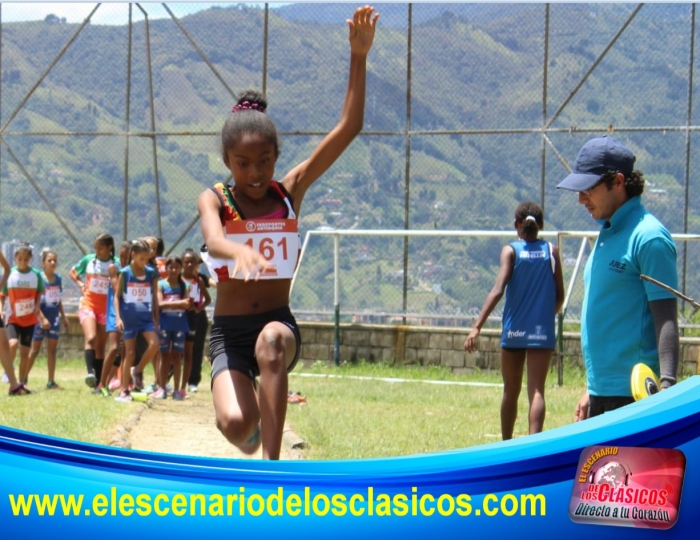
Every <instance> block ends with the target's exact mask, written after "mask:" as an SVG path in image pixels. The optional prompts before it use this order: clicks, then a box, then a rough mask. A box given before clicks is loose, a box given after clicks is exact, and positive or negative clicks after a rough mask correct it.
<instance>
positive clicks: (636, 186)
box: [600, 170, 645, 198]
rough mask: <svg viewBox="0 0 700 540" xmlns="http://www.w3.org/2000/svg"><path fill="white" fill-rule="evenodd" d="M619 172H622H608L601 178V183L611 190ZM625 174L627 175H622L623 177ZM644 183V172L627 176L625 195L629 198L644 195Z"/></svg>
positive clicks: (635, 172) (635, 171)
mask: <svg viewBox="0 0 700 540" xmlns="http://www.w3.org/2000/svg"><path fill="white" fill-rule="evenodd" d="M618 172H621V171H608V172H606V173H605V174H604V175H603V176H601V177H600V181H601V182H605V186H606V187H607V188H608V189H611V188H612V183H613V180H614V179H615V176H616V175H617V173H618ZM624 174H625V173H622V175H623V176H624ZM644 183H645V180H644V173H643V172H642V171H638V170H634V171H632V174H630V175H629V176H625V193H626V194H627V197H628V198H630V197H636V196H637V195H641V194H642V193H644Z"/></svg>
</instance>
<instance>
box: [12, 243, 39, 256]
mask: <svg viewBox="0 0 700 540" xmlns="http://www.w3.org/2000/svg"><path fill="white" fill-rule="evenodd" d="M20 253H25V254H27V255H29V258H30V259H31V258H32V256H33V255H34V246H32V245H31V244H30V243H29V242H20V243H19V245H18V246H17V247H16V248H15V253H14V256H15V257H17V255H19V254H20Z"/></svg>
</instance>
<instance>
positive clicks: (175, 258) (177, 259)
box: [165, 255, 185, 300]
mask: <svg viewBox="0 0 700 540" xmlns="http://www.w3.org/2000/svg"><path fill="white" fill-rule="evenodd" d="M171 264H179V265H180V268H182V259H181V258H180V257H178V256H176V255H171V256H170V257H168V258H167V260H166V261H165V267H166V268H167V267H168V266H170V265H171ZM177 283H178V285H179V286H180V300H182V299H183V298H185V281H184V280H183V279H182V272H180V273H179V274H178V275H177Z"/></svg>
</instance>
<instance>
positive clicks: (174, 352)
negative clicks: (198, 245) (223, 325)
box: [152, 257, 191, 401]
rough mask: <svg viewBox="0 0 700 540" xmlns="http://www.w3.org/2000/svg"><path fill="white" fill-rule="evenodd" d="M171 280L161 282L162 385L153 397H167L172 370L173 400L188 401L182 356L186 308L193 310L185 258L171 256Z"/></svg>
mask: <svg viewBox="0 0 700 540" xmlns="http://www.w3.org/2000/svg"><path fill="white" fill-rule="evenodd" d="M165 268H166V270H167V273H168V277H167V278H165V279H161V280H160V281H159V282H158V305H159V306H160V333H159V335H160V356H161V361H160V381H161V383H162V384H161V385H160V388H159V389H158V390H156V392H155V393H153V394H152V395H153V397H155V398H165V397H166V395H167V394H166V391H165V384H166V382H167V380H168V372H169V371H170V369H171V367H172V370H173V383H174V391H173V399H174V400H176V401H180V400H182V399H185V397H186V395H187V394H186V392H185V390H184V386H185V382H184V379H183V378H182V375H183V373H182V353H183V351H184V350H185V336H186V335H187V332H188V331H189V324H188V322H187V309H188V308H189V307H190V304H191V300H190V296H189V285H188V284H187V283H186V282H185V280H183V279H182V275H181V272H182V259H180V257H169V258H168V259H167V260H166V262H165Z"/></svg>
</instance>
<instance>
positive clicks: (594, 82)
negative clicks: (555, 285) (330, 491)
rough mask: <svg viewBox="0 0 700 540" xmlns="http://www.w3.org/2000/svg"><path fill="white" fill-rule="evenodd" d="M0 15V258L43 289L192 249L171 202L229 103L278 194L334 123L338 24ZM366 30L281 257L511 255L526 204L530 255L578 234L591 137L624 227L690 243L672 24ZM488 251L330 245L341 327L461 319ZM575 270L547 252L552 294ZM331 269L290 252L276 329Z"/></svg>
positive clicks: (679, 72) (210, 178)
mask: <svg viewBox="0 0 700 540" xmlns="http://www.w3.org/2000/svg"><path fill="white" fill-rule="evenodd" d="M2 6H3V5H2V4H0V39H1V40H2V42H1V44H0V46H1V49H0V52H1V54H0V69H1V70H2V78H1V81H0V141H1V146H2V148H1V153H0V225H1V227H2V229H1V230H2V238H1V240H2V241H3V242H5V243H6V245H5V247H6V249H7V250H8V251H11V245H12V243H11V241H12V240H13V239H18V240H28V241H30V242H32V243H33V244H34V245H35V246H36V247H37V250H38V249H39V248H41V247H43V246H45V245H48V246H51V247H53V248H54V249H56V251H57V252H58V254H59V266H60V269H62V270H63V273H64V274H66V273H67V270H68V268H69V266H70V265H71V264H73V263H74V262H76V261H77V260H78V259H79V258H80V256H82V254H83V253H86V252H89V251H91V248H92V241H93V239H94V237H95V236H96V235H98V234H99V233H102V232H109V233H111V234H112V235H113V236H114V237H115V240H116V241H117V242H119V241H121V240H122V239H124V238H133V237H137V236H141V235H146V234H155V235H157V236H161V237H163V238H164V240H165V245H166V251H167V252H174V253H180V252H181V251H182V250H184V248H185V247H188V246H191V247H195V248H196V247H198V246H199V245H200V244H201V241H202V240H201V234H200V232H199V224H198V220H197V215H196V208H195V199H196V197H197V195H198V194H199V193H200V192H201V191H202V190H203V189H205V188H206V187H208V186H211V185H212V184H213V183H215V182H216V181H220V180H226V178H227V170H226V168H225V167H224V166H223V163H222V162H221V157H220V149H219V142H218V139H219V130H220V128H221V125H222V124H223V121H224V119H225V117H226V114H227V112H228V111H229V110H230V107H231V105H232V103H233V101H234V95H235V94H236V93H238V92H240V91H242V90H244V89H247V88H251V87H252V88H259V89H263V90H264V91H265V92H266V93H267V95H268V98H269V101H270V107H269V110H268V112H269V114H270V116H271V117H272V118H273V120H274V121H275V122H276V123H277V125H278V127H279V129H280V132H281V136H282V139H283V148H282V154H281V156H280V159H279V160H278V163H277V171H278V175H279V176H282V175H283V174H284V173H285V172H286V171H287V170H289V168H290V167H292V166H293V165H295V164H296V163H298V162H300V161H301V160H303V159H305V158H306V157H308V154H309V152H310V150H311V149H312V148H313V147H314V145H315V144H317V142H318V141H319V140H320V138H321V137H322V136H323V135H324V134H325V133H326V132H327V131H328V130H329V129H331V128H332V127H333V125H334V124H335V122H336V121H337V118H338V117H339V114H340V107H341V104H342V99H343V94H344V91H345V86H346V77H347V66H348V56H349V52H348V45H347V27H346V24H345V19H347V18H349V17H350V16H351V14H352V12H353V10H354V9H355V7H356V5H355V4H318V3H314V4H288V5H282V6H279V5H275V4H270V5H264V4H258V5H231V6H227V7H214V8H209V9H201V10H200V11H198V12H194V13H191V14H186V13H188V11H187V10H186V9H185V5H184V4H179V3H175V4H151V3H144V4H92V5H88V7H87V8H85V11H86V14H85V16H84V17H85V18H84V20H82V22H80V23H72V22H66V20H65V19H64V18H63V17H62V16H61V14H55V15H52V16H45V17H38V18H37V19H38V20H35V21H25V22H12V21H6V20H4V19H3V18H2V13H3V12H2ZM29 6H31V4H29ZM377 8H378V11H379V12H380V13H381V19H380V22H379V30H378V32H377V36H376V40H375V45H374V48H373V50H372V52H371V53H370V57H369V74H368V82H367V104H366V114H365V124H364V130H363V133H362V134H361V135H360V136H359V137H358V138H357V140H356V141H355V142H353V144H352V145H351V147H350V148H349V149H348V150H347V151H346V152H345V154H344V155H343V156H342V157H341V159H339V160H338V162H337V163H336V164H335V165H334V166H333V167H332V168H331V169H330V170H329V171H328V173H327V174H326V175H325V176H324V177H323V178H321V179H320V180H319V181H318V183H317V185H315V186H314V187H313V188H312V189H311V190H309V192H308V194H307V196H306V198H305V201H304V207H303V212H302V222H301V224H302V234H304V233H305V232H307V231H309V230H313V229H324V228H329V227H330V228H335V229H370V230H384V229H392V230H395V229H410V230H433V231H434V230H448V231H458V230H473V231H512V214H513V211H514V209H515V207H516V206H517V204H518V203H519V202H520V201H522V200H528V199H529V200H535V201H537V202H539V203H540V204H541V205H542V206H543V207H544V209H545V219H546V227H547V230H548V231H555V230H561V231H576V230H579V231H580V230H584V231H585V230H591V229H595V228H596V226H595V223H594V222H592V221H591V219H590V217H589V216H588V214H587V212H586V211H585V209H583V208H582V207H580V206H579V205H578V204H577V200H576V197H575V196H574V195H572V194H571V193H569V192H563V193H562V192H559V191H557V190H555V186H556V184H557V183H558V182H559V181H560V180H561V179H562V178H563V177H564V176H565V175H566V174H567V169H568V167H569V164H570V163H572V162H573V160H574V158H575V156H576V152H577V151H578V149H579V148H580V146H581V145H582V144H583V143H584V142H585V141H586V140H587V139H589V138H590V137H592V136H597V135H601V134H604V133H607V132H614V133H615V134H616V137H618V138H620V139H622V140H624V141H625V143H626V144H628V145H629V146H630V147H631V148H632V149H633V150H634V151H635V153H636V155H637V157H638V159H637V163H638V165H639V167H640V168H641V169H642V170H643V171H644V173H645V177H646V178H647V180H648V186H647V190H646V192H645V195H644V200H645V204H646V205H647V207H648V208H649V209H650V210H651V211H652V212H653V213H654V214H656V215H657V216H658V217H659V218H660V219H661V220H662V221H663V222H664V223H665V224H666V225H667V226H668V228H669V229H670V230H671V232H673V233H676V234H684V233H691V234H692V233H700V215H699V213H700V203H699V202H698V201H700V198H699V197H698V196H697V193H696V192H697V190H698V189H699V188H700V183H699V181H698V178H697V174H696V171H697V170H698V166H699V165H700V163H698V162H697V161H698V159H699V158H698V157H697V156H698V155H699V153H698V152H696V151H695V150H696V146H697V144H698V143H697V142H696V140H695V139H696V138H695V137H693V134H694V132H695V131H697V130H698V125H696V124H697V122H696V118H697V114H698V113H697V112H696V107H695V106H694V104H695V101H696V100H695V99H694V98H695V96H696V95H697V94H698V89H697V84H696V83H695V82H694V81H695V78H694V74H695V67H696V65H697V62H698V61H697V60H696V58H695V54H694V53H695V48H696V45H695V36H696V32H697V28H696V6H695V4H644V5H643V4H608V3H606V4H568V3H566V4H562V3H556V4H533V3H524V4H501V3H495V4H473V3H467V4H456V3H449V4H434V3H429V4H415V5H412V4H397V3H391V4H378V5H377ZM107 9H109V12H108V13H109V16H110V17H111V18H110V17H108V18H107V20H105V18H104V17H103V18H101V19H99V21H100V22H99V24H98V23H96V22H94V21H97V20H98V16H99V15H100V14H101V13H103V12H104V11H105V10H107ZM190 11H191V10H190ZM505 241H506V239H505V238H501V237H497V236H494V237H490V236H484V237H479V236H474V237H469V238H453V237H448V236H445V237H444V238H440V237H437V238H436V237H426V238H409V239H405V238H403V237H391V238H382V237H380V236H373V237H356V238H351V237H348V238H347V239H343V241H342V254H341V257H340V264H341V265H342V269H343V275H342V279H341V282H342V285H341V302H342V305H343V306H344V312H345V311H346V310H347V313H348V315H354V314H361V316H362V317H365V318H371V317H372V314H373V313H388V314H391V315H392V316H393V315H396V314H398V315H401V316H406V315H407V314H411V315H416V316H429V317H430V318H431V319H432V318H435V319H440V320H443V321H445V322H446V321H450V320H453V321H454V320H455V317H469V316H474V314H475V313H476V312H477V311H478V309H479V308H480V306H481V304H482V302H483V300H484V298H485V295H486V294H487V292H488V290H489V289H490V288H491V286H492V285H493V281H494V278H495V273H496V270H497V266H498V254H499V252H500V249H501V247H502V245H503V243H504V242H505ZM578 251H579V246H578V244H577V243H576V242H567V243H566V244H565V245H564V252H563V257H564V265H565V277H569V276H570V275H571V273H572V272H573V269H574V266H575V261H576V258H577V255H578ZM678 253H679V257H678V263H679V272H680V276H681V280H680V283H681V284H682V287H681V288H682V290H683V291H684V292H685V293H686V294H687V295H689V296H691V297H692V296H693V295H700V277H699V276H698V272H697V271H696V270H695V269H696V268H698V264H699V263H700V244H698V243H697V242H679V243H678ZM331 254H332V239H330V238H328V237H316V238H312V239H311V240H310V241H309V243H308V245H307V253H306V254H305V258H304V261H303V266H302V267H301V268H300V271H299V275H298V277H297V280H296V281H295V287H294V291H293V296H292V303H293V307H294V309H295V311H297V312H300V313H307V314H308V316H309V317H315V316H325V315H314V313H316V314H318V313H321V314H325V313H331V312H332V309H333V302H334V276H333V258H332V255H331ZM576 287H578V285H576ZM67 295H68V296H69V297H70V296H71V295H73V296H77V290H73V289H72V288H71V284H69V286H68V291H67ZM475 310H476V311H475ZM568 316H569V317H570V318H572V319H576V295H575V294H574V295H572V303H571V306H570V311H569V312H568Z"/></svg>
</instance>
